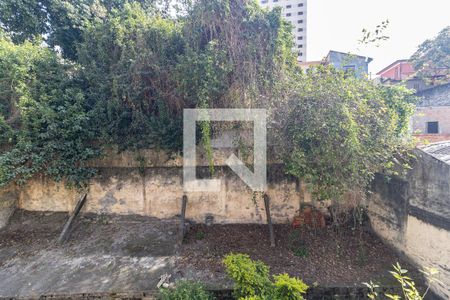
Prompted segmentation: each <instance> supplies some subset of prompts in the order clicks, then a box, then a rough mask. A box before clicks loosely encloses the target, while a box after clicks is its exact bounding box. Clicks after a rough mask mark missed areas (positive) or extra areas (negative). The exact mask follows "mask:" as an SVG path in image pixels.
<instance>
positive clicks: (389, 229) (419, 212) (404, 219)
mask: <svg viewBox="0 0 450 300" xmlns="http://www.w3.org/2000/svg"><path fill="white" fill-rule="evenodd" d="M416 157H417V161H416V162H415V164H414V166H413V169H412V170H411V172H410V173H409V174H408V176H407V177H406V178H405V179H400V178H392V179H390V180H389V181H388V180H386V179H385V178H384V177H382V176H380V175H379V176H377V177H376V178H375V180H374V182H373V187H372V189H373V194H371V196H370V197H369V217H370V221H371V225H372V228H373V230H374V231H375V233H377V234H378V235H379V236H380V237H381V238H382V239H384V240H385V241H386V242H387V243H388V244H390V245H391V246H392V247H394V248H395V249H397V250H398V251H399V252H401V253H403V254H405V255H406V256H407V257H408V258H410V259H411V260H412V261H413V262H414V263H416V265H418V267H420V268H425V267H433V268H437V269H438V270H439V272H440V274H439V279H440V280H441V283H439V282H434V283H432V285H431V287H432V289H433V291H434V292H435V293H436V294H438V295H440V296H442V297H443V298H444V299H449V298H450V165H448V164H445V163H444V162H442V161H440V160H438V159H436V158H434V157H432V156H430V155H428V154H426V153H424V152H422V151H421V150H417V151H416Z"/></svg>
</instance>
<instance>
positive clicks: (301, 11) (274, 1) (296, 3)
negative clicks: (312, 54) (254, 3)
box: [259, 0, 307, 62]
mask: <svg viewBox="0 0 450 300" xmlns="http://www.w3.org/2000/svg"><path fill="white" fill-rule="evenodd" d="M259 3H260V4H261V6H262V7H266V8H269V9H272V8H274V7H281V8H282V14H283V16H284V17H285V18H286V19H287V20H289V21H290V22H291V23H292V25H293V27H294V29H293V34H294V43H295V49H294V51H295V52H296V53H298V60H299V61H301V62H303V61H306V45H307V43H306V37H307V35H306V33H307V30H306V29H307V27H306V20H307V0H259Z"/></svg>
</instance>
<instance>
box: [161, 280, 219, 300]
mask: <svg viewBox="0 0 450 300" xmlns="http://www.w3.org/2000/svg"><path fill="white" fill-rule="evenodd" d="M159 299H161V300H211V299H214V298H213V297H212V295H211V294H210V293H209V292H207V291H206V290H205V288H204V287H203V285H201V284H200V283H195V282H190V281H178V282H177V283H176V285H175V287H174V288H173V289H169V288H168V289H161V290H160V296H159Z"/></svg>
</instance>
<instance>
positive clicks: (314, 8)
mask: <svg viewBox="0 0 450 300" xmlns="http://www.w3.org/2000/svg"><path fill="white" fill-rule="evenodd" d="M307 7H308V15H307V16H308V20H307V22H308V23H307V26H308V27H307V30H308V31H307V60H308V61H313V60H321V59H322V58H323V57H324V56H326V54H327V53H328V51H329V50H336V51H341V52H352V53H355V54H361V55H364V56H369V57H372V58H373V59H374V60H373V61H372V62H371V63H370V65H369V72H370V73H372V75H373V76H376V75H375V74H376V73H377V72H378V71H380V70H381V69H383V68H384V67H386V66H388V65H389V64H390V63H392V62H394V61H395V60H397V59H404V58H409V57H410V56H411V55H412V54H413V53H414V52H415V51H416V49H417V46H418V45H420V44H421V43H422V42H423V41H425V40H426V39H430V38H433V37H434V36H436V35H437V34H438V33H439V31H440V30H442V29H443V28H444V27H446V26H450V0H425V1H419V0H340V1H339V0H308V6H307ZM386 19H388V20H389V22H390V24H389V27H388V29H387V30H386V35H388V36H389V37H390V38H389V40H387V41H382V42H381V43H380V45H379V47H376V45H375V44H372V45H369V46H361V45H359V44H358V40H359V39H361V38H362V32H361V31H362V29H364V28H366V29H369V30H372V29H374V28H375V27H376V25H378V24H380V23H381V22H382V21H384V20H386Z"/></svg>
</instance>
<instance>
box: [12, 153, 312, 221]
mask: <svg viewBox="0 0 450 300" xmlns="http://www.w3.org/2000/svg"><path fill="white" fill-rule="evenodd" d="M226 157H228V153H226V152H224V151H217V154H216V155H215V162H216V163H217V164H218V165H219V167H216V168H215V169H216V170H215V174H214V177H215V178H220V179H222V188H221V191H220V192H218V193H189V194H187V195H188V198H189V201H188V207H187V218H189V219H192V220H195V221H197V222H203V221H204V220H205V217H206V216H209V215H212V216H213V217H214V220H215V222H218V223H264V222H266V220H265V211H264V203H263V201H262V197H261V196H260V195H257V196H256V197H255V196H254V194H253V192H252V191H251V190H250V189H249V188H248V187H247V186H246V185H245V183H244V182H242V181H241V179H240V178H239V177H238V176H237V175H235V174H234V173H233V172H232V171H231V170H230V169H229V168H228V167H224V166H220V165H224V161H225V159H226ZM91 164H92V165H95V166H97V167H98V169H99V173H98V175H97V176H96V177H95V178H94V179H93V180H92V181H91V182H90V184H89V188H88V198H87V202H86V207H85V208H84V210H85V211H86V212H94V213H108V214H109V213H114V214H138V215H144V216H152V217H157V218H170V217H173V216H176V215H178V214H180V210H181V198H182V196H183V173H182V172H183V169H182V159H181V157H169V156H167V155H166V154H165V153H163V152H155V151H150V150H149V151H142V152H140V153H135V152H122V153H120V154H116V153H115V152H113V151H110V152H109V153H108V154H107V155H106V156H105V157H104V158H103V159H101V160H97V161H94V162H92V163H91ZM199 165H200V166H201V167H199V168H198V170H197V173H198V174H199V175H198V177H201V176H202V174H203V173H205V172H206V171H207V169H208V167H207V162H206V159H204V156H202V155H200V158H199ZM267 173H268V190H267V193H268V195H269V196H270V198H271V213H272V216H273V220H274V222H277V223H285V222H289V221H290V220H292V218H293V216H294V215H295V213H296V211H297V210H298V209H299V208H300V203H301V202H302V201H309V199H310V198H309V194H308V193H307V192H306V191H305V188H304V187H303V186H302V185H300V184H299V183H298V182H297V181H296V180H295V179H294V178H292V177H289V176H286V175H285V174H284V173H283V171H282V170H281V167H280V166H279V165H276V164H271V165H269V166H268V171H267ZM79 196H80V195H79V192H77V191H76V190H70V189H67V188H66V187H65V185H64V183H55V182H53V181H50V180H48V179H45V178H35V179H33V180H31V181H30V182H28V183H27V184H26V186H24V187H23V188H21V189H20V194H19V202H18V206H19V207H20V208H22V209H25V210H33V211H63V212H64V211H71V210H72V209H73V208H74V206H75V204H76V201H77V200H78V198H79Z"/></svg>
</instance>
